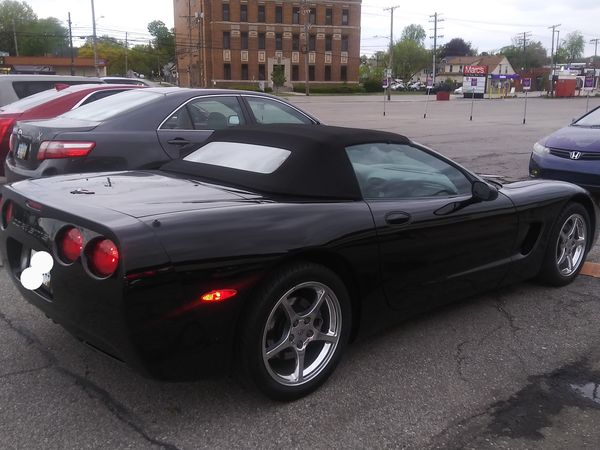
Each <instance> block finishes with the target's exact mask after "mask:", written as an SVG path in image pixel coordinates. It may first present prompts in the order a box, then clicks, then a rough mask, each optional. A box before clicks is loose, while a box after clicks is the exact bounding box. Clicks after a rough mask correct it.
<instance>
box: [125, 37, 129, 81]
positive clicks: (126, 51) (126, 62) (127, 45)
mask: <svg viewBox="0 0 600 450" xmlns="http://www.w3.org/2000/svg"><path fill="white" fill-rule="evenodd" d="M128 53H129V42H128V41H127V31H126V32H125V76H127V72H129V67H128V61H127V58H128V56H129V55H128Z"/></svg>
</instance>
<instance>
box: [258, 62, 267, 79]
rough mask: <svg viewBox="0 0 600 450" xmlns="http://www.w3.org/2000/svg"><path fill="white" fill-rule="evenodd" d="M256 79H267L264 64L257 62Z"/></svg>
mask: <svg viewBox="0 0 600 450" xmlns="http://www.w3.org/2000/svg"><path fill="white" fill-rule="evenodd" d="M258 79H259V80H266V79H267V72H266V68H265V65H264V64H259V65H258Z"/></svg>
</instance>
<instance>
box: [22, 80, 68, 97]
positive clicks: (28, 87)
mask: <svg viewBox="0 0 600 450" xmlns="http://www.w3.org/2000/svg"><path fill="white" fill-rule="evenodd" d="M56 83H60V81H47V80H44V81H13V89H14V90H15V94H17V97H19V98H25V97H29V96H30V95H33V94H37V93H38V92H42V91H45V90H47V89H52V88H53V87H54V85H55V84H56Z"/></svg>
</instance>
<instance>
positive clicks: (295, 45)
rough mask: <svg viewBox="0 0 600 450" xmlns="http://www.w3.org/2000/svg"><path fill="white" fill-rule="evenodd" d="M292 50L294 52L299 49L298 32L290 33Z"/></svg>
mask: <svg viewBox="0 0 600 450" xmlns="http://www.w3.org/2000/svg"><path fill="white" fill-rule="evenodd" d="M292 51H294V52H299V51H300V35H299V34H294V35H292Z"/></svg>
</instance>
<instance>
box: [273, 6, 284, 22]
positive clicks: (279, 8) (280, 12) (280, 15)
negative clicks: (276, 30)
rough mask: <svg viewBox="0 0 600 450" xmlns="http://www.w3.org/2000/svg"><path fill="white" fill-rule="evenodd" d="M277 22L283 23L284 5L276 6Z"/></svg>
mask: <svg viewBox="0 0 600 450" xmlns="http://www.w3.org/2000/svg"><path fill="white" fill-rule="evenodd" d="M275 23H283V6H276V7H275Z"/></svg>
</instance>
